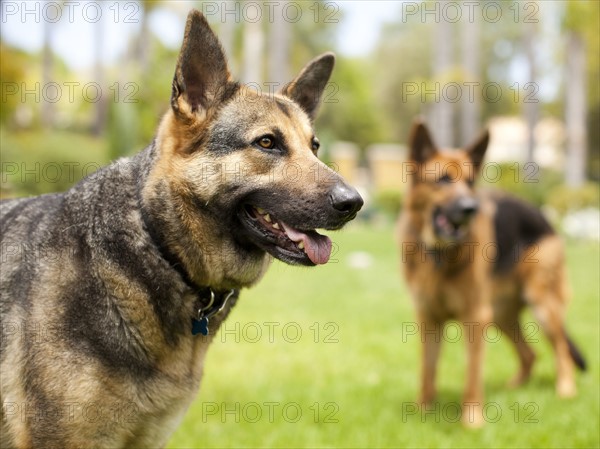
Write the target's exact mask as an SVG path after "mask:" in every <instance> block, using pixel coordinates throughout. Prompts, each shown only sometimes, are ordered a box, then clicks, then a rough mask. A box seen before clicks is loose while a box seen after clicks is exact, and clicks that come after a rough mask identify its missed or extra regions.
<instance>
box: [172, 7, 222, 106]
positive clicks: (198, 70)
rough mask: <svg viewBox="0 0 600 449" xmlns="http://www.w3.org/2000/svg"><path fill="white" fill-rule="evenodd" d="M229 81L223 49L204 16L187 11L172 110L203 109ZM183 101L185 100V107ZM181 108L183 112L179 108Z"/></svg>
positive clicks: (216, 97)
mask: <svg viewBox="0 0 600 449" xmlns="http://www.w3.org/2000/svg"><path fill="white" fill-rule="evenodd" d="M228 80H229V71H228V69H227V61H226V59H225V54H224V52H223V48H222V47H221V44H220V43H219V40H218V39H217V36H216V35H215V33H213V31H212V30H211V29H210V26H209V25H208V22H207V21H206V18H205V17H204V16H203V15H202V14H201V13H200V12H199V11H197V10H195V9H193V10H192V11H190V13H189V14H188V17H187V22H186V25H185V34H184V37H183V44H182V45H181V52H180V53H179V59H178V60H177V68H176V69H175V77H174V78H173V92H172V94H171V106H172V107H173V110H174V111H175V112H188V111H190V112H192V113H194V112H196V111H200V112H204V111H206V110H208V109H209V108H210V107H211V105H212V104H213V103H214V101H215V100H217V99H219V98H220V96H221V95H222V93H223V92H224V90H225V87H226V86H227V83H228ZM182 103H186V104H187V106H188V107H189V109H188V108H186V107H185V106H184V105H183V104H182ZM182 110H183V111H182Z"/></svg>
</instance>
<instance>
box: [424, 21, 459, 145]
mask: <svg viewBox="0 0 600 449" xmlns="http://www.w3.org/2000/svg"><path fill="white" fill-rule="evenodd" d="M434 29H435V32H434V36H433V78H434V81H435V82H439V85H436V87H435V96H436V98H435V99H434V103H433V107H432V110H431V128H432V129H433V130H434V132H435V139H436V142H437V143H438V145H439V146H441V147H452V146H454V129H453V125H454V108H453V105H452V103H450V102H449V101H447V100H446V99H445V98H444V95H443V93H444V90H445V87H446V83H447V82H448V74H449V72H450V68H451V64H452V38H453V33H452V24H451V23H450V22H449V21H447V20H441V21H440V23H439V24H438V25H436V26H435V27H434ZM431 87H432V88H433V86H431ZM432 97H433V92H432V93H431V94H427V96H426V98H427V100H429V99H430V98H432Z"/></svg>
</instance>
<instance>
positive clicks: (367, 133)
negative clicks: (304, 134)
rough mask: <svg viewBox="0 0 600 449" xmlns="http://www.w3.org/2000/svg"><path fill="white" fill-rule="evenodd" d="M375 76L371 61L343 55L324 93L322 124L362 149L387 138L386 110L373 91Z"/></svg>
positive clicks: (320, 120) (321, 125)
mask: <svg viewBox="0 0 600 449" xmlns="http://www.w3.org/2000/svg"><path fill="white" fill-rule="evenodd" d="M375 77H376V73H375V72H374V71H373V67H372V66H371V65H370V64H369V63H368V61H365V60H363V59H340V60H339V61H338V62H337V63H336V68H335V70H334V72H333V75H332V78H331V83H330V84H329V85H328V86H327V88H326V89H325V93H324V95H323V103H324V104H323V109H322V111H321V113H320V115H319V118H318V122H317V124H318V126H319V128H321V127H323V128H326V129H328V130H329V132H330V133H333V134H334V135H335V136H336V137H337V138H338V139H341V138H342V137H343V139H344V140H349V141H351V142H355V143H357V144H358V146H359V147H361V148H363V149H364V148H365V147H366V146H367V145H369V144H370V143H373V142H380V141H382V140H385V138H386V135H385V133H384V124H383V111H382V110H381V108H380V107H379V105H378V104H377V101H376V99H375V97H374V95H373V84H374V82H373V80H374V79H375ZM329 103H331V104H329Z"/></svg>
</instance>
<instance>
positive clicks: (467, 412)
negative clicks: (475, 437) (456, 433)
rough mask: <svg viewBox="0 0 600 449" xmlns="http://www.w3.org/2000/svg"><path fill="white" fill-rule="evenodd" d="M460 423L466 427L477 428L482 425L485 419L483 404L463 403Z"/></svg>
mask: <svg viewBox="0 0 600 449" xmlns="http://www.w3.org/2000/svg"><path fill="white" fill-rule="evenodd" d="M461 423H462V425H463V426H464V427H466V428H468V429H479V428H481V427H483V425H484V424H485V419H484V417H483V406H482V405H481V403H473V402H468V403H464V404H463V408H462V418H461Z"/></svg>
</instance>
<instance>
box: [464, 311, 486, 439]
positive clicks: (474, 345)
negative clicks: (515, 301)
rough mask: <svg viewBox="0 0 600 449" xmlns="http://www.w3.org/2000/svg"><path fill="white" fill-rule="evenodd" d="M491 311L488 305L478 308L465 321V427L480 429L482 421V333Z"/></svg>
mask: <svg viewBox="0 0 600 449" xmlns="http://www.w3.org/2000/svg"><path fill="white" fill-rule="evenodd" d="M491 319H492V310H491V307H490V306H489V304H486V305H483V306H481V307H480V308H479V310H478V313H476V314H474V315H473V316H472V318H470V319H468V320H465V322H464V323H463V324H464V327H465V336H466V344H467V375H466V381H467V384H466V387H465V394H464V398H463V409H462V422H463V424H464V425H465V426H467V427H481V426H482V425H483V423H484V420H483V407H484V404H483V356H484V343H485V341H484V335H483V333H484V331H485V329H486V325H487V324H488V323H490V322H491Z"/></svg>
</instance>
